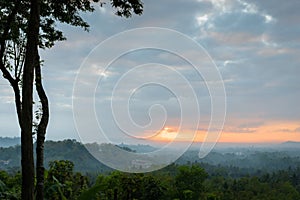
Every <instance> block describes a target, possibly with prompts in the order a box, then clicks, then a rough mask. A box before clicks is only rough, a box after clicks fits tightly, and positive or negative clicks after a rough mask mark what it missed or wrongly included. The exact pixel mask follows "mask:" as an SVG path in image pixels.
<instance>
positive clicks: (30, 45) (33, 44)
mask: <svg viewBox="0 0 300 200" xmlns="http://www.w3.org/2000/svg"><path fill="white" fill-rule="evenodd" d="M39 26H40V0H31V8H30V18H29V21H28V30H27V45H26V58H25V65H24V68H23V84H22V113H21V116H22V119H21V121H22V124H21V156H22V159H21V164H22V200H33V199H34V161H33V142H32V118H33V117H32V109H33V108H32V103H33V97H32V96H33V77H34V76H33V72H34V67H35V66H36V65H37V64H38V63H37V62H39V60H37V57H36V55H38V42H39V39H38V38H39Z"/></svg>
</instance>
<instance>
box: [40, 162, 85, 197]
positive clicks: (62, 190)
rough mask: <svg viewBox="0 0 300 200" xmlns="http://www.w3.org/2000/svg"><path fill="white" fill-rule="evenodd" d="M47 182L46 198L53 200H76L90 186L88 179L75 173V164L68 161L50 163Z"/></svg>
mask: <svg viewBox="0 0 300 200" xmlns="http://www.w3.org/2000/svg"><path fill="white" fill-rule="evenodd" d="M49 166H50V169H49V171H48V175H47V177H46V181H45V197H46V198H47V199H51V200H59V199H63V200H64V199H76V198H77V197H78V196H79V194H81V192H82V191H83V190H85V189H86V188H87V186H88V180H87V177H85V176H83V175H81V174H80V173H74V172H73V168H74V164H73V163H72V162H71V161H68V160H59V161H53V162H50V163H49Z"/></svg>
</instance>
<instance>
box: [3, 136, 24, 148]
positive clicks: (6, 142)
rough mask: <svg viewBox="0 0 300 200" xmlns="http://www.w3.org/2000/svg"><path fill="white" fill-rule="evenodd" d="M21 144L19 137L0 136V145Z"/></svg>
mask: <svg viewBox="0 0 300 200" xmlns="http://www.w3.org/2000/svg"><path fill="white" fill-rule="evenodd" d="M19 144H21V138H19V137H0V147H11V146H15V145H19Z"/></svg>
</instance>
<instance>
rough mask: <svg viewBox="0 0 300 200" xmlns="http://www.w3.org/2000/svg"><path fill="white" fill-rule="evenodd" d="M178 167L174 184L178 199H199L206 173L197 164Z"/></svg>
mask: <svg viewBox="0 0 300 200" xmlns="http://www.w3.org/2000/svg"><path fill="white" fill-rule="evenodd" d="M178 169H179V172H178V174H177V175H176V177H175V185H176V187H177V190H178V195H179V197H180V199H199V198H200V195H201V193H202V192H203V189H204V186H203V182H204V180H205V179H206V178H207V176H208V174H207V173H206V172H205V171H204V169H203V168H201V167H199V166H197V165H192V166H191V167H189V166H180V167H178Z"/></svg>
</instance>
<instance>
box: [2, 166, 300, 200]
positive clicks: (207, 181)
mask: <svg viewBox="0 0 300 200" xmlns="http://www.w3.org/2000/svg"><path fill="white" fill-rule="evenodd" d="M45 178H46V179H45V197H46V199H49V200H65V199H78V200H93V199H94V200H98V199H99V200H100V199H101V200H112V199H113V200H134V199H135V200H148V199H162V200H175V199H180V200H198V199H203V200H258V199H261V200H296V199H300V168H297V169H288V170H281V171H278V172H273V173H265V174H263V175H260V176H244V177H240V178H231V177H229V176H225V177H224V176H220V175H217V174H209V173H207V171H206V170H205V169H203V168H202V167H201V166H200V165H199V164H197V163H193V164H190V165H176V164H172V165H169V166H167V167H166V168H163V169H161V170H159V171H155V172H152V173H145V174H142V173H140V174H130V173H123V172H118V171H112V172H110V173H108V174H98V175H97V176H94V177H93V176H91V175H90V174H85V175H83V174H81V173H79V172H74V164H73V163H72V162H71V161H67V160H60V161H52V162H50V164H49V170H48V171H46V174H45ZM20 183H21V175H20V173H15V174H8V173H7V172H5V171H0V199H3V200H6V199H7V200H8V199H20V189H21V184H20Z"/></svg>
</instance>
